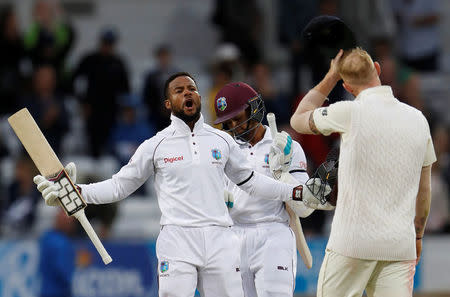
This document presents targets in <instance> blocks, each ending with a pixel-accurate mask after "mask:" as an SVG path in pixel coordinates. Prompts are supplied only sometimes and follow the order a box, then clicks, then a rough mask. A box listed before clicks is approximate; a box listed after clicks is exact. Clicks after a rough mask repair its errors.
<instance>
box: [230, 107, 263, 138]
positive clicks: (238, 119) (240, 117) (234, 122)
mask: <svg viewBox="0 0 450 297" xmlns="http://www.w3.org/2000/svg"><path fill="white" fill-rule="evenodd" d="M247 120H248V112H247V110H243V111H241V112H240V113H238V114H237V115H236V116H235V117H233V118H231V119H229V120H227V121H225V122H224V124H225V125H226V126H227V127H228V129H235V128H236V130H235V131H234V132H235V133H236V134H241V133H243V132H245V131H246V130H247V128H248V129H251V128H253V127H255V126H256V125H258V127H257V128H256V129H255V132H254V134H253V133H248V134H246V135H244V138H245V140H247V141H249V140H250V141H249V144H250V145H252V146H254V145H255V144H257V143H258V142H259V141H261V139H263V137H264V133H266V128H265V127H264V126H263V125H261V123H258V122H255V121H253V120H251V121H249V122H247V123H246V124H243V125H241V123H243V122H245V121H247ZM253 135H254V136H253ZM252 137H253V138H252Z"/></svg>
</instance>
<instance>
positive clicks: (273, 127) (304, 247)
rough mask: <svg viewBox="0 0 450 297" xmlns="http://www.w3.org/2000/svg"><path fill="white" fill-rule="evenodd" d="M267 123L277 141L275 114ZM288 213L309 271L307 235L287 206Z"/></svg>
mask: <svg viewBox="0 0 450 297" xmlns="http://www.w3.org/2000/svg"><path fill="white" fill-rule="evenodd" d="M267 122H268V123H269V129H270V134H271V135H272V138H273V139H275V135H276V134H277V130H278V129H277V123H276V119H275V114H274V113H272V112H270V113H268V114H267ZM285 206H286V211H287V212H288V214H289V226H290V227H291V229H292V231H294V234H295V242H296V246H297V250H298V252H299V254H300V256H301V257H302V260H303V263H304V264H305V266H306V267H307V268H308V269H309V268H311V267H312V262H313V259H312V256H311V251H310V250H309V247H308V244H307V243H306V239H305V235H304V234H303V229H302V225H301V224H300V219H299V217H298V216H297V215H296V214H295V212H294V211H293V210H292V209H291V208H290V207H289V205H287V204H285Z"/></svg>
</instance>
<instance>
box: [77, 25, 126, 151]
mask: <svg viewBox="0 0 450 297" xmlns="http://www.w3.org/2000/svg"><path fill="white" fill-rule="evenodd" d="M117 41H118V33H117V32H116V30H115V29H113V28H106V29H104V30H103V31H102V32H101V33H100V37H99V44H98V48H97V49H96V50H94V51H93V52H91V53H88V54H87V55H85V56H84V57H82V58H81V61H80V62H79V64H78V66H77V67H76V69H75V71H74V74H73V80H74V82H75V91H76V92H77V94H78V97H79V99H80V102H81V104H82V106H83V113H84V117H85V121H86V128H87V129H86V134H87V136H88V138H89V146H90V153H91V155H92V156H93V157H95V158H98V157H99V156H100V155H101V154H102V153H105V151H106V147H105V145H106V143H107V140H108V137H109V135H110V133H111V127H112V126H113V125H114V123H115V121H116V119H117V116H118V98H119V95H122V94H127V93H129V92H130V84H129V78H128V72H127V69H126V67H125V62H124V60H123V59H122V57H120V56H119V55H118V54H117V53H116V42H117ZM80 78H81V79H82V80H81V81H78V82H79V84H77V79H80ZM79 86H81V87H79Z"/></svg>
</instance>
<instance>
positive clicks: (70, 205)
mask: <svg viewBox="0 0 450 297" xmlns="http://www.w3.org/2000/svg"><path fill="white" fill-rule="evenodd" d="M8 122H9V124H10V125H11V127H12V128H13V130H14V132H15V133H16V135H17V137H18V138H19V139H20V141H21V142H22V144H23V146H24V147H25V149H26V150H27V152H28V154H29V155H30V157H31V159H32V160H33V162H34V164H35V165H36V167H37V169H38V170H39V172H40V173H41V174H42V175H43V176H44V177H45V178H47V179H49V180H51V181H53V182H54V183H55V184H56V185H58V186H59V198H58V201H59V204H60V205H61V207H62V208H63V209H64V211H65V212H66V214H67V215H68V216H74V217H75V218H76V219H77V220H78V221H79V222H80V224H81V226H83V228H84V230H85V231H86V233H87V235H88V236H89V238H90V239H91V241H92V243H93V244H94V246H95V248H96V249H97V251H98V253H99V254H100V256H101V257H102V260H103V263H105V264H109V263H111V261H112V259H111V257H110V256H109V254H108V252H107V251H106V250H105V248H104V247H103V245H102V243H101V241H100V239H99V238H98V236H97V234H96V233H95V231H94V229H93V228H92V226H91V224H90V223H89V221H88V219H87V218H86V215H85V213H84V208H85V207H86V202H85V201H84V199H83V197H82V196H81V194H80V192H79V191H78V189H77V188H76V187H75V185H74V183H73V182H72V181H71V180H70V177H69V175H68V174H67V172H66V171H65V170H64V166H63V165H62V164H61V161H59V159H58V157H57V156H56V154H55V152H54V151H53V149H52V148H51V146H50V145H49V143H48V141H47V139H46V138H45V137H44V135H43V134H42V131H41V130H40V129H39V127H38V125H37V124H36V122H35V120H34V119H33V117H32V116H31V114H30V113H29V112H28V109H26V108H23V109H21V110H19V111H18V112H16V113H15V114H13V115H12V116H10V117H9V118H8Z"/></svg>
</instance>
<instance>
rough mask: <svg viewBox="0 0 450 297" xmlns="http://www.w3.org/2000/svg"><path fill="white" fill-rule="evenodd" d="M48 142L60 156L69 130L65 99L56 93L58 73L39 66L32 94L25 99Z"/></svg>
mask: <svg viewBox="0 0 450 297" xmlns="http://www.w3.org/2000/svg"><path fill="white" fill-rule="evenodd" d="M22 104H23V105H25V107H27V108H28V109H29V110H30V113H31V114H32V115H33V117H34V119H35V120H36V122H37V124H38V125H39V127H40V128H41V130H42V132H43V133H44V135H45V137H46V138H47V140H48V142H49V143H50V145H51V146H52V148H53V149H54V151H55V152H56V153H57V154H58V153H59V152H60V150H61V143H62V140H63V137H64V135H65V134H66V133H67V131H68V129H69V121H68V118H67V111H66V109H65V107H64V102H63V97H62V96H60V95H59V94H57V92H56V73H55V69H54V68H53V66H51V65H41V66H38V67H37V68H36V70H35V72H34V74H33V81H32V92H31V94H30V95H29V96H26V97H24V98H23V102H22Z"/></svg>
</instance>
